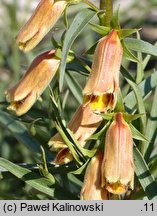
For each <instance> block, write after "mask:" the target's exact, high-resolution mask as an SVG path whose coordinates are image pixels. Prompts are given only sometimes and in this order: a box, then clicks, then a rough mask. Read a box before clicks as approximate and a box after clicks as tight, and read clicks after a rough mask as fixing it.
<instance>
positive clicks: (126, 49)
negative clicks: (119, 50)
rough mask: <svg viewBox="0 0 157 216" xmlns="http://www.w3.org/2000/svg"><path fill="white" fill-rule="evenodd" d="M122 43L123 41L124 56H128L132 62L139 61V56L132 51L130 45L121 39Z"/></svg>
mask: <svg viewBox="0 0 157 216" xmlns="http://www.w3.org/2000/svg"><path fill="white" fill-rule="evenodd" d="M121 43H122V47H123V55H124V57H125V58H127V59H128V60H130V61H132V62H139V60H138V58H137V57H136V56H135V55H133V54H132V53H131V52H130V50H129V49H128V47H126V45H125V43H124V41H121Z"/></svg>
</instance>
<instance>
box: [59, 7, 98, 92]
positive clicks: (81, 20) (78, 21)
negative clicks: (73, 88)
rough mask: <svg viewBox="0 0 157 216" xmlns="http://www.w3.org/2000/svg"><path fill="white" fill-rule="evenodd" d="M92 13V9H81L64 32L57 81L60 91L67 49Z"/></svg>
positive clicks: (93, 13)
mask: <svg viewBox="0 0 157 216" xmlns="http://www.w3.org/2000/svg"><path fill="white" fill-rule="evenodd" d="M94 15H95V12H94V11H92V10H89V9H85V10H82V11H81V12H80V13H78V14H77V15H76V17H75V18H74V20H73V22H72V24H71V26H70V27H69V29H68V31H67V32H66V35H65V40H64V45H63V50H62V60H61V66H60V82H59V88H60V91H61V90H62V87H63V82H64V73H65V68H66V60H67V56H68V52H69V49H70V47H71V46H72V44H73V42H74V40H75V39H76V37H77V36H78V35H79V34H80V32H81V31H82V30H83V29H84V27H85V26H86V25H87V24H88V23H89V21H90V20H91V19H92V17H94Z"/></svg>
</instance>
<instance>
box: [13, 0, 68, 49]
mask: <svg viewBox="0 0 157 216" xmlns="http://www.w3.org/2000/svg"><path fill="white" fill-rule="evenodd" d="M66 5H67V1H64V0H41V1H40V3H39V4H38V6H37V8H36V10H35V11H34V13H33V15H32V16H31V18H30V19H29V20H28V22H27V23H26V24H25V25H24V26H23V27H22V29H21V30H20V32H19V34H18V35H17V38H16V40H17V42H18V45H19V48H20V49H21V50H23V51H25V52H27V51H29V50H31V49H33V48H34V47H35V46H36V45H37V44H38V43H39V42H40V41H41V40H42V39H43V37H44V36H45V35H46V34H47V33H48V32H49V31H50V29H51V28H52V27H53V26H54V25H55V23H56V22H57V20H58V19H59V17H60V16H61V14H62V12H63V11H64V9H65V7H66Z"/></svg>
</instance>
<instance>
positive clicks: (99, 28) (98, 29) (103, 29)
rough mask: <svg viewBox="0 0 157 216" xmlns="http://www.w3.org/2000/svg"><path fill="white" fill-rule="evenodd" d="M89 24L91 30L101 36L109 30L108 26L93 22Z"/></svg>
mask: <svg viewBox="0 0 157 216" xmlns="http://www.w3.org/2000/svg"><path fill="white" fill-rule="evenodd" d="M90 26H91V28H92V29H93V31H95V32H97V33H98V34H101V35H102V36H105V35H107V34H108V33H109V32H110V27H105V26H100V25H97V24H95V23H90Z"/></svg>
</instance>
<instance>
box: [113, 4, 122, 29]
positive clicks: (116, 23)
mask: <svg viewBox="0 0 157 216" xmlns="http://www.w3.org/2000/svg"><path fill="white" fill-rule="evenodd" d="M111 27H112V28H113V29H118V30H119V29H121V27H120V23H119V7H118V9H117V10H116V11H115V13H114V14H113V16H112V20H111Z"/></svg>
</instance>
